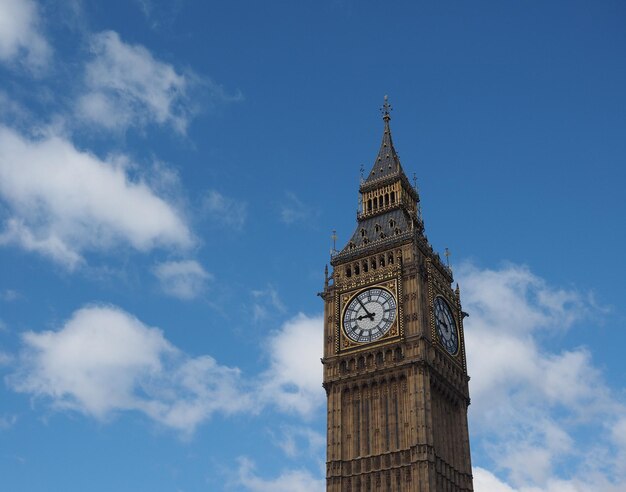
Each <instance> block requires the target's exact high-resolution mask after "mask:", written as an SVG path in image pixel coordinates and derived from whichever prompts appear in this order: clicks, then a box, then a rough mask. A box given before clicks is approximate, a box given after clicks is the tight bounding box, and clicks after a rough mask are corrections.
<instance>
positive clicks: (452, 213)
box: [0, 0, 626, 492]
mask: <svg viewBox="0 0 626 492" xmlns="http://www.w3.org/2000/svg"><path fill="white" fill-rule="evenodd" d="M625 23H626V5H624V3H623V2H619V1H603V2H578V1H571V2H557V1H554V2H538V1H531V2H510V1H493V2H489V1H476V2H393V3H392V2H387V3H380V2H370V1H364V2H353V1H346V0H343V1H341V0H336V1H329V2H240V1H233V2H220V3H218V2H191V1H185V0H178V1H176V2H157V1H153V0H134V1H111V2H96V1H87V0H67V1H61V0H59V1H44V0H41V1H36V0H0V488H1V489H2V490H9V491H12V492H20V491H29V492H30V491H83V490H91V491H111V490H116V491H135V490H152V491H201V490H207V491H231V490H235V491H254V492H255V491H270V490H271V491H279V492H280V491H288V492H301V491H302V492H312V491H316V492H320V491H322V490H324V483H323V470H324V459H325V456H324V454H325V435H324V433H325V407H324V405H325V401H324V393H323V390H322V389H321V367H320V364H319V357H320V356H321V350H322V348H321V329H322V327H321V317H320V315H321V308H322V305H321V301H320V299H319V298H318V297H316V295H315V294H316V293H317V292H318V291H320V290H321V288H322V286H323V272H324V265H325V264H326V263H327V262H328V259H329V248H330V247H331V240H330V235H331V231H332V230H333V229H336V230H337V234H338V238H339V239H338V243H339V244H340V245H343V244H344V243H345V241H346V240H347V238H348V237H349V236H350V235H351V233H352V231H353V228H354V225H355V214H356V208H357V205H358V201H357V199H358V194H357V189H358V183H359V169H360V167H361V165H363V166H364V167H365V169H366V171H367V170H368V169H369V167H370V166H371V164H372V162H373V159H374V158H375V156H376V152H377V150H378V146H379V143H380V138H381V136H382V120H381V118H380V114H379V112H378V108H379V107H380V105H381V104H382V101H383V96H384V95H385V94H389V97H390V101H391V104H392V105H393V107H394V110H393V113H392V121H391V127H392V132H393V137H394V143H395V146H396V149H397V151H398V153H399V154H400V157H401V160H402V163H403V167H404V168H405V170H406V172H407V173H408V174H409V175H410V176H412V175H413V173H415V174H416V176H417V182H418V185H419V188H420V194H421V198H422V209H423V213H424V219H425V225H426V232H427V234H428V237H429V239H430V241H431V243H432V244H433V246H434V247H435V249H436V250H438V251H440V252H443V250H444V248H446V247H448V248H450V250H451V252H452V256H451V258H450V259H451V265H452V267H453V269H454V272H455V277H456V280H457V281H458V282H459V283H460V286H461V293H462V294H461V295H462V300H463V306H464V310H466V311H468V312H469V313H470V318H468V320H467V323H466V326H465V329H466V343H467V352H468V359H469V372H470V376H471V377H472V379H471V381H470V391H471V395H472V405H471V406H470V431H471V448H472V459H473V466H474V476H475V489H476V490H477V491H479V492H486V491H490V492H492V491H495V492H511V491H514V492H538V491H545V492H565V491H567V492H571V491H576V492H578V491H590V490H591V491H609V492H613V491H615V492H616V491H623V490H625V489H626V466H625V465H624V463H626V401H625V393H624V390H625V389H626V379H625V371H624V368H625V364H624V355H623V354H624V345H625V343H626V333H625V328H626V312H625V310H624V302H623V299H624V297H625V294H626V289H625V288H624V285H623V275H624V272H626V260H625V259H624V251H626V227H625V217H626V194H625V192H624V183H625V182H626V171H625V170H624V169H625V165H626V138H625V136H626V91H624V87H626V30H624V25H625Z"/></svg>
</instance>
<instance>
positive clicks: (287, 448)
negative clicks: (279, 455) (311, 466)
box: [274, 426, 326, 458]
mask: <svg viewBox="0 0 626 492" xmlns="http://www.w3.org/2000/svg"><path fill="white" fill-rule="evenodd" d="M274 439H275V442H276V445H277V446H278V447H279V448H280V449H281V450H282V451H283V453H285V454H286V455H287V456H288V457H289V458H296V457H298V456H302V455H309V456H317V455H318V453H319V451H320V450H322V449H324V447H325V446H326V436H325V435H322V434H320V433H319V432H317V431H315V430H313V429H311V428H310V427H295V426H282V427H281V428H280V429H279V434H278V435H276V436H274Z"/></svg>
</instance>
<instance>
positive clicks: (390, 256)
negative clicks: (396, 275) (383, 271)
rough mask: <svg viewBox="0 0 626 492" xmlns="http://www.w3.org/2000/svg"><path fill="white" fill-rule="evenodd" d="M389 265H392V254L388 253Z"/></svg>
mask: <svg viewBox="0 0 626 492" xmlns="http://www.w3.org/2000/svg"><path fill="white" fill-rule="evenodd" d="M389 264H390V265H393V254H392V253H389Z"/></svg>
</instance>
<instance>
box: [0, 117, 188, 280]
mask: <svg viewBox="0 0 626 492" xmlns="http://www.w3.org/2000/svg"><path fill="white" fill-rule="evenodd" d="M128 167H129V161H128V159H126V158H124V157H123V156H120V157H117V158H114V159H110V160H106V161H104V160H101V159H99V158H97V157H96V156H94V155H92V154H89V153H87V152H84V151H80V150H78V149H76V148H75V147H74V146H73V144H72V143H71V142H69V141H67V140H65V139H63V138H62V137H57V136H54V135H51V136H46V137H44V138H41V139H36V140H34V139H30V138H27V137H24V136H22V135H20V134H18V133H16V132H14V131H13V130H10V129H8V128H6V127H2V126H0V198H1V199H2V200H3V201H4V202H5V203H6V204H7V206H8V207H9V211H10V216H9V218H8V219H7V221H6V223H5V224H4V230H2V231H0V244H16V245H19V246H20V247H22V248H24V249H26V250H27V251H34V252H37V253H40V254H42V255H44V256H47V257H49V258H51V259H52V260H54V261H56V262H58V263H60V264H62V265H64V266H65V267H67V268H68V269H70V270H72V269H75V268H77V267H78V266H80V265H81V264H83V263H84V258H83V256H82V253H83V251H89V250H91V251H93V250H99V251H102V250H106V249H107V248H111V247H113V246H116V245H119V244H129V245H130V246H132V247H133V248H135V249H136V250H139V251H148V250H150V249H152V248H155V247H159V246H163V247H168V248H187V247H189V246H191V245H192V244H193V238H192V234H191V232H190V230H189V228H188V227H187V225H186V222H185V220H184V218H183V217H182V215H181V213H180V212H179V211H178V210H176V208H175V207H174V206H173V205H171V204H170V203H168V202H167V201H166V200H165V199H163V198H161V197H159V196H157V195H156V194H155V193H154V192H153V190H152V189H151V188H150V187H149V186H148V185H147V184H146V183H144V182H142V181H137V180H132V179H131V177H130V175H129V173H128Z"/></svg>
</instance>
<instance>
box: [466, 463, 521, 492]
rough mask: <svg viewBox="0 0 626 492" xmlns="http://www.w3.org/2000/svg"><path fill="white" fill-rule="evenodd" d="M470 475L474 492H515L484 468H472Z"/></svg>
mask: <svg viewBox="0 0 626 492" xmlns="http://www.w3.org/2000/svg"><path fill="white" fill-rule="evenodd" d="M472 474H473V476H474V491H475V492H516V491H515V490H514V489H513V488H511V487H510V486H509V485H507V484H505V483H504V482H502V481H500V480H499V479H498V477H496V476H495V475H494V474H493V473H491V472H490V471H488V470H485V469H484V468H480V467H474V468H473V469H472Z"/></svg>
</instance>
